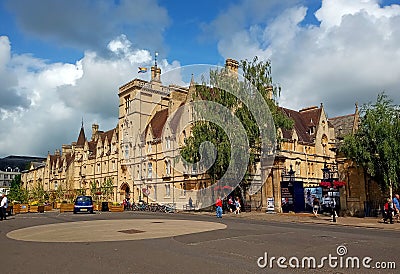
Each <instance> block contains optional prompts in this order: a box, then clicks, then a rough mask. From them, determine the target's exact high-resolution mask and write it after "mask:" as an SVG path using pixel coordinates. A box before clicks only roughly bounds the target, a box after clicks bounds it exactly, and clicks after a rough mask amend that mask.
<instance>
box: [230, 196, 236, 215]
mask: <svg viewBox="0 0 400 274" xmlns="http://www.w3.org/2000/svg"><path fill="white" fill-rule="evenodd" d="M228 206H229V211H230V212H233V211H234V210H235V203H234V202H233V199H232V196H229V199H228Z"/></svg>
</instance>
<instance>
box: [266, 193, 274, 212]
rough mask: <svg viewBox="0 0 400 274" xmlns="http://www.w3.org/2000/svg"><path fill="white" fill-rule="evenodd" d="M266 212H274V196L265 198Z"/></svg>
mask: <svg viewBox="0 0 400 274" xmlns="http://www.w3.org/2000/svg"><path fill="white" fill-rule="evenodd" d="M267 212H268V213H275V201H274V197H269V198H267Z"/></svg>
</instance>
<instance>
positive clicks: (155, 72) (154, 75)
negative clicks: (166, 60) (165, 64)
mask: <svg viewBox="0 0 400 274" xmlns="http://www.w3.org/2000/svg"><path fill="white" fill-rule="evenodd" d="M160 75H161V69H160V68H158V67H157V66H152V67H151V81H152V82H153V81H156V82H161V80H160Z"/></svg>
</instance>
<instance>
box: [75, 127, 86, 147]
mask: <svg viewBox="0 0 400 274" xmlns="http://www.w3.org/2000/svg"><path fill="white" fill-rule="evenodd" d="M85 141H86V137H85V130H84V129H83V125H82V127H81V131H80V132H79V136H78V140H77V141H76V146H77V147H82V148H83V147H84V146H85Z"/></svg>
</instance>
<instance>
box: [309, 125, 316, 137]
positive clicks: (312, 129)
mask: <svg viewBox="0 0 400 274" xmlns="http://www.w3.org/2000/svg"><path fill="white" fill-rule="evenodd" d="M313 134H315V126H312V127H310V135H313Z"/></svg>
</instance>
